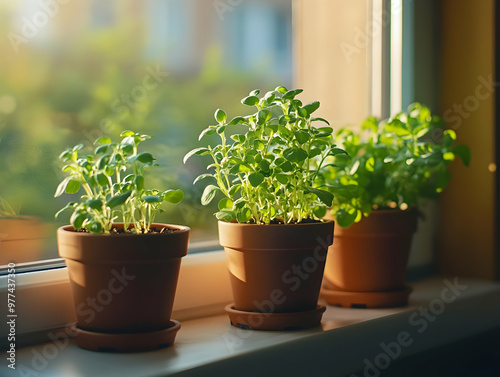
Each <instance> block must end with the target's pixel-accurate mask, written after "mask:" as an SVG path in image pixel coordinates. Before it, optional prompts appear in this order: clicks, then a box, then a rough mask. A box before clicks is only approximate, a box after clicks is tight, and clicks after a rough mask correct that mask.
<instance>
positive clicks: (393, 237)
mask: <svg viewBox="0 0 500 377" xmlns="http://www.w3.org/2000/svg"><path fill="white" fill-rule="evenodd" d="M416 229H417V211H416V210H414V209H412V210H408V211H401V210H380V211H372V212H371V213H370V216H368V217H365V218H363V219H362V220H361V221H360V222H359V223H354V224H352V225H351V226H350V227H348V228H342V227H337V228H336V230H335V241H334V242H333V245H332V246H331V247H330V250H329V252H328V259H327V261H326V266H325V278H326V279H327V280H328V282H329V283H331V284H333V285H334V286H335V287H337V288H339V289H342V290H345V291H351V292H375V291H392V290H397V289H400V288H401V287H402V286H403V285H404V279H405V275H406V265H407V263H408V255H409V252H410V246H411V240H412V237H413V234H414V233H415V231H416Z"/></svg>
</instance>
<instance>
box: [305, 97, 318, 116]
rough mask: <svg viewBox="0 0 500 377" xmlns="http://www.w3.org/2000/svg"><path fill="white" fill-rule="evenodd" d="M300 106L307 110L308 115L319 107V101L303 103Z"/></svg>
mask: <svg viewBox="0 0 500 377" xmlns="http://www.w3.org/2000/svg"><path fill="white" fill-rule="evenodd" d="M302 108H303V109H304V110H305V111H307V115H308V116H310V115H311V114H312V113H314V112H315V111H316V110H318V109H319V101H314V102H311V103H308V104H307V105H304V106H303V107H302Z"/></svg>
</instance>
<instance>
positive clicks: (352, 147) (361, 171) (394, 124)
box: [323, 103, 470, 227]
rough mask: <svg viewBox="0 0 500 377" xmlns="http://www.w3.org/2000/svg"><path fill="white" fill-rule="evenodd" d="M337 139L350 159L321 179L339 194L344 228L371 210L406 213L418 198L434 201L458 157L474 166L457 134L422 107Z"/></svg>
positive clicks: (371, 121) (337, 209)
mask: <svg viewBox="0 0 500 377" xmlns="http://www.w3.org/2000/svg"><path fill="white" fill-rule="evenodd" d="M336 137H337V141H338V143H339V145H342V146H343V148H345V150H346V151H347V152H348V154H349V156H350V157H348V156H345V157H344V158H342V157H340V158H338V159H337V161H336V165H337V166H335V167H333V166H331V167H329V168H328V172H325V174H324V175H323V178H324V179H325V181H324V184H328V185H332V186H334V187H336V188H337V191H336V195H335V199H334V200H333V206H332V214H333V215H334V216H335V218H336V222H337V224H339V225H340V226H343V227H347V226H349V225H351V224H352V223H353V222H357V221H360V220H361V218H362V217H363V216H368V215H369V214H370V212H371V211H372V210H373V209H391V208H399V209H403V210H405V209H408V208H411V207H413V206H416V205H417V201H418V199H419V198H420V197H426V198H436V197H437V196H438V195H439V193H440V192H441V191H443V189H444V188H445V187H446V185H447V184H448V181H449V180H450V173H449V170H448V166H449V164H450V163H451V162H452V161H453V160H455V158H456V156H458V157H460V159H461V160H462V161H463V163H464V164H465V165H466V166H468V165H469V160H470V151H469V148H468V147H466V146H465V145H455V140H456V138H457V135H456V133H455V131H453V130H451V129H448V130H445V129H444V122H443V121H442V119H441V118H439V117H438V116H433V115H432V114H431V112H430V110H429V108H428V107H426V106H424V105H422V104H420V103H414V104H411V105H410V106H409V107H408V109H407V111H406V112H401V113H399V114H397V115H395V116H394V117H391V118H389V119H385V120H382V121H378V120H377V119H376V118H374V117H369V118H367V119H366V120H365V121H364V122H363V124H362V125H361V129H360V130H359V131H353V130H350V129H341V130H339V131H338V133H337V135H336Z"/></svg>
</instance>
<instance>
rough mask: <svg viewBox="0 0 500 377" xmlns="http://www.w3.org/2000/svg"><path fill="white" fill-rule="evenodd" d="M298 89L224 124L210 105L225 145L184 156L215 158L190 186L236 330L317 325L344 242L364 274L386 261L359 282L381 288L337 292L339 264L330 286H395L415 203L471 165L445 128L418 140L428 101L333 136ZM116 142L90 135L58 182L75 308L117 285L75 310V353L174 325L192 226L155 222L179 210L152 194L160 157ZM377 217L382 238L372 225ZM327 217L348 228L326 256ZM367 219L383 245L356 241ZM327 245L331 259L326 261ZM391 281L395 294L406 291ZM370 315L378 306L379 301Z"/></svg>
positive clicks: (170, 194) (139, 341) (274, 94)
mask: <svg viewBox="0 0 500 377" xmlns="http://www.w3.org/2000/svg"><path fill="white" fill-rule="evenodd" d="M301 92H302V90H301V89H295V90H288V89H286V88H285V87H283V86H279V87H277V88H276V89H275V90H273V91H270V92H267V93H265V94H263V95H261V96H259V95H260V92H259V90H254V91H252V92H250V93H249V95H248V96H246V97H245V98H243V99H242V100H241V103H242V104H244V105H247V106H249V107H250V108H251V109H253V110H252V112H251V114H249V115H243V116H235V117H233V118H231V119H230V118H228V116H227V114H226V113H225V112H224V111H223V110H221V109H218V110H217V111H216V112H215V120H216V122H217V124H216V125H212V126H209V127H208V128H206V129H205V130H204V131H203V132H202V133H201V135H200V140H201V139H202V138H203V137H204V136H206V135H218V139H219V140H220V141H219V142H218V143H217V144H215V145H208V146H204V147H200V148H196V149H194V150H192V151H190V152H189V153H187V154H186V156H185V158H184V162H186V161H187V160H188V159H189V158H190V157H191V156H193V155H201V156H208V158H209V159H210V162H209V165H208V166H207V169H208V172H207V173H205V174H202V175H200V176H199V177H197V178H196V180H195V183H196V182H198V181H199V180H204V181H205V182H206V183H207V184H206V187H205V189H204V192H203V195H202V199H201V201H202V204H205V205H206V204H209V203H210V202H211V201H212V200H214V198H215V197H216V196H219V202H218V211H217V212H216V213H215V217H216V218H217V219H218V220H219V221H218V224H219V240H220V244H221V245H222V246H223V247H224V248H225V253H226V258H227V261H228V269H229V275H230V280H231V285H232V289H233V297H234V303H233V304H231V305H228V306H227V307H226V311H227V312H228V314H229V317H230V320H231V323H232V324H233V325H235V326H239V327H241V328H245V329H248V328H251V329H262V330H266V329H267V330H286V329H292V328H293V329H295V328H304V327H310V326H314V325H318V324H319V323H320V321H321V316H322V313H323V312H324V310H325V307H324V306H318V296H319V292H320V288H321V285H322V281H323V272H324V269H325V262H326V263H330V264H331V263H333V265H334V266H335V268H337V266H340V265H341V264H340V262H339V260H338V259H339V258H340V257H339V256H338V248H339V247H340V248H341V249H343V248H345V247H349V245H351V246H353V247H354V248H355V249H356V250H355V251H354V252H352V253H351V254H352V255H356V254H360V253H361V254H363V253H364V255H365V258H366V259H365V261H367V263H361V265H363V264H371V263H372V262H373V260H376V259H377V258H381V257H380V253H382V254H383V255H385V256H388V257H389V258H392V259H389V260H390V262H388V263H387V262H386V266H385V270H382V272H380V271H378V272H376V273H374V274H371V275H370V274H368V275H366V277H365V278H366V279H364V280H366V281H370V280H374V281H375V282H376V283H377V279H379V280H380V282H379V283H377V284H378V285H377V287H376V288H373V287H372V288H368V289H366V286H364V285H363V284H364V283H363V281H362V283H361V286H356V285H354V286H349V285H348V284H347V285H345V286H342V284H343V283H342V281H341V280H336V278H335V275H336V274H337V272H338V269H337V270H336V271H334V273H330V274H327V273H326V272H325V275H327V276H326V277H327V278H328V279H327V284H326V285H327V288H328V287H329V288H331V287H332V286H334V287H335V288H336V289H337V291H338V289H340V290H344V291H343V292H342V294H345V293H346V292H347V293H352V292H354V293H356V292H365V293H366V292H367V291H368V292H373V291H376V290H377V289H380V288H381V287H382V289H383V290H390V289H391V286H387V279H386V277H385V276H384V274H386V275H388V273H387V271H388V270H391V269H395V268H396V267H397V266H396V265H397V264H398V263H399V264H401V265H404V266H403V267H404V268H405V267H406V259H407V256H406V257H405V250H404V249H405V247H407V246H409V242H410V241H411V234H412V233H413V231H414V230H415V227H416V211H415V210H414V209H413V208H414V205H415V204H416V203H417V198H418V197H419V196H422V195H427V194H429V193H438V192H440V191H441V190H442V189H443V188H444V186H445V185H446V183H447V181H448V180H449V175H448V173H447V165H448V164H449V163H450V162H451V161H452V160H453V159H454V158H455V155H458V156H460V157H461V158H462V159H463V160H464V162H465V163H466V164H467V163H468V160H469V152H468V149H467V148H466V147H463V146H453V142H454V140H455V138H456V135H455V134H454V132H453V131H444V133H443V134H442V142H441V143H434V142H432V140H427V138H428V137H429V136H430V135H433V132H434V131H433V130H436V129H439V127H440V126H441V124H440V121H439V119H438V118H436V117H433V116H432V115H431V114H430V111H429V110H428V109H427V108H426V107H424V106H421V105H419V104H415V105H412V106H411V107H410V108H409V110H408V112H406V113H401V114H398V115H396V116H395V117H394V118H391V119H388V120H385V121H382V122H378V121H377V120H375V119H374V118H369V119H367V121H366V122H365V123H364V124H363V126H362V131H361V133H359V134H358V133H354V132H352V131H348V130H341V131H339V132H338V133H337V134H334V133H333V129H332V128H331V127H330V125H329V123H328V121H326V120H325V119H322V118H319V117H314V116H313V113H314V112H315V111H316V110H317V109H318V108H319V106H320V103H319V102H317V101H315V102H311V103H308V104H303V103H302V102H301V101H300V100H299V99H298V98H297V97H298V95H299V94H300V93H301ZM362 133H366V136H364V135H362ZM121 137H122V140H121V141H119V142H113V141H112V140H111V139H110V138H108V137H103V138H100V139H98V140H96V149H95V152H94V153H93V154H88V155H85V156H80V153H81V150H82V146H80V145H77V146H76V147H74V148H71V149H68V150H66V151H64V152H63V153H62V154H61V159H62V160H63V161H64V163H65V166H64V167H63V171H64V172H65V173H66V174H67V177H66V178H65V179H64V180H63V181H62V182H61V184H60V185H59V187H58V188H57V192H56V196H60V195H61V194H62V193H64V192H66V193H69V194H73V193H77V192H79V191H82V195H81V196H80V200H79V201H77V202H70V203H69V204H68V205H67V206H66V207H64V208H63V210H65V209H70V210H72V216H71V220H70V221H71V225H68V226H65V227H61V228H60V229H59V230H58V245H59V253H60V255H61V256H63V257H64V258H65V259H66V263H67V266H68V269H69V272H70V278H71V279H70V280H71V283H72V288H73V293H74V299H75V305H76V307H77V308H78V307H79V306H80V305H81V304H82V302H84V301H85V300H86V298H88V297H98V296H99V295H100V294H101V293H102V289H103V287H106V286H107V284H108V283H109V281H110V279H113V278H116V279H118V280H119V281H121V282H123V283H124V285H125V287H124V289H123V292H122V293H120V294H119V295H116V297H115V296H113V300H110V302H109V305H107V307H106V309H105V310H102V311H100V312H94V313H92V316H87V317H86V316H85V315H83V313H87V314H88V312H79V311H78V310H77V314H78V330H79V333H78V337H77V341H78V344H79V345H80V346H82V347H84V348H89V349H95V350H99V349H103V348H104V349H108V350H109V349H114V350H119V351H130V350H143V349H150V348H156V347H159V346H166V345H169V344H172V343H173V341H174V338H175V334H176V332H177V330H178V329H179V326H180V325H179V323H178V322H177V321H175V320H171V318H170V316H171V311H172V305H173V297H174V294H175V288H176V283H177V277H178V273H179V267H180V259H181V258H182V257H183V256H184V255H186V253H187V244H188V237H189V228H187V227H184V226H179V225H168V224H157V223H154V219H155V215H156V214H157V213H158V212H159V211H162V209H161V208H160V206H161V204H162V203H163V202H170V203H177V202H179V201H180V200H182V197H183V194H182V192H181V191H180V190H166V191H161V190H155V189H149V188H147V186H146V185H145V178H144V177H145V171H146V169H148V168H149V167H152V166H154V165H155V159H154V157H153V156H152V155H151V154H150V153H147V152H140V151H139V148H138V146H139V144H141V143H142V142H143V141H145V140H147V139H148V138H149V136H147V135H141V134H137V133H134V132H132V131H125V132H123V133H122V134H121ZM337 144H338V146H337ZM328 208H331V209H332V210H333V213H332V214H328V213H327V212H328ZM385 213H389V218H390V220H389V221H388V224H389V229H390V231H386V230H385V228H384V225H381V224H383V222H381V221H379V220H377V221H372V219H374V218H377V217H378V214H385ZM394 214H395V215H394ZM406 218H409V220H408V224H409V225H405V224H406V223H405V221H403V220H404V219H406ZM334 219H335V220H336V222H337V223H339V224H340V225H341V226H343V227H347V226H349V225H350V227H348V228H345V229H343V228H338V229H337V230H336V232H335V239H336V242H335V244H334V245H333V249H332V247H330V246H331V245H332V242H333V229H334V222H333V221H332V220H334ZM371 223H375V228H376V229H375V232H379V233H378V234H377V237H376V238H377V239H379V240H383V241H382V243H379V244H378V246H377V242H373V239H370V238H369V237H365V234H363V232H364V231H366V229H367V227H368V228H370V224H371ZM367 224H368V225H367ZM349 230H352V234H351V233H348V232H349ZM339 232H340V235H339ZM360 234H361V235H362V237H356V235H358V236H359V235H360ZM360 240H361V241H360ZM373 245H375V246H373ZM329 247H330V254H332V253H333V254H334V256H333V257H331V256H330V257H329V258H328V261H327V252H328V249H329ZM373 248H374V249H375V250H372V249H373ZM379 252H380V253H379ZM377 253H378V254H377ZM371 254H372V256H370V255H371ZM406 254H407V253H406ZM367 255H368V257H367ZM344 258H345V259H349V257H347V258H346V257H344ZM405 258H406V259H405ZM397 260H400V262H395V261H397ZM332 261H333V262H332ZM358 265H359V262H358ZM358 265H355V267H353V268H351V267H348V266H347V267H346V266H343V267H341V268H343V269H344V270H343V271H342V272H341V274H340V275H342V276H348V277H350V276H355V275H356V276H360V275H361V276H364V275H363V274H364V273H365V271H359V270H356V268H358V267H359V266H358ZM404 268H403V269H404ZM403 275H404V273H403ZM331 276H334V277H333V278H332V279H331ZM119 277H121V278H119ZM398 278H400V276H399V275H398ZM362 280H363V279H362ZM396 280H397V279H396ZM338 281H340V283H339V282H338ZM401 281H402V280H401ZM332 282H333V283H332ZM392 283H394V282H392ZM109 284H110V283H109ZM400 285H401V282H400V281H398V282H396V285H395V286H392V288H394V287H395V288H394V289H396V290H401V287H400ZM339 287H340V288H339ZM327 293H328V292H327ZM403 293H405V292H403ZM155 294H156V295H155ZM330 294H331V292H330ZM337 296H338V295H337ZM406 297H407V296H406ZM372 299H373V298H370V297H369V298H368V299H366V300H365V302H367V303H368V302H370V300H372ZM351 301H352V297H351V298H348V299H347V301H346V302H351ZM372 301H373V300H372ZM382 301H383V300H382ZM334 303H340V304H343V303H344V302H337V301H335V300H334ZM387 304H388V302H387V301H386V302H385V305H387ZM367 306H384V305H380V300H379V302H378V305H367Z"/></svg>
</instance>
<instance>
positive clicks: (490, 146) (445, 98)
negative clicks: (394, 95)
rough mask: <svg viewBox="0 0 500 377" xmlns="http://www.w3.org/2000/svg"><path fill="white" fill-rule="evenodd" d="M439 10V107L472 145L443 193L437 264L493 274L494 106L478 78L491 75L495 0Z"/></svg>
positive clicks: (452, 0) (461, 1)
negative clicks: (491, 167)
mask: <svg viewBox="0 0 500 377" xmlns="http://www.w3.org/2000/svg"><path fill="white" fill-rule="evenodd" d="M441 14H442V34H441V35H442V39H441V48H442V61H441V101H440V102H441V113H442V114H443V116H444V117H445V120H447V126H448V127H450V128H453V129H456V131H457V134H458V140H459V142H461V143H465V144H467V145H468V146H469V147H470V148H471V153H472V160H471V166H470V167H469V168H464V167H463V166H461V164H459V163H454V164H453V166H452V169H451V170H452V171H451V174H452V179H451V182H450V185H449V187H448V188H446V190H445V192H444V193H443V195H442V200H441V219H440V229H439V233H438V237H439V248H438V250H439V256H438V264H439V269H440V271H441V272H443V273H445V274H450V275H466V276H474V277H481V278H488V279H492V278H494V275H495V267H494V263H495V248H494V208H493V207H494V174H493V173H491V172H490V171H489V170H488V166H489V164H490V163H492V162H494V110H495V109H494V96H493V93H491V91H488V89H490V90H491V88H487V86H488V85H484V84H483V81H486V82H487V81H490V79H489V78H490V77H492V76H493V75H494V45H493V43H494V2H493V0H481V1H472V0H443V1H442V13H441ZM492 78H493V80H494V77H492ZM457 106H462V107H463V110H460V109H459V108H458V107H457Z"/></svg>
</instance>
